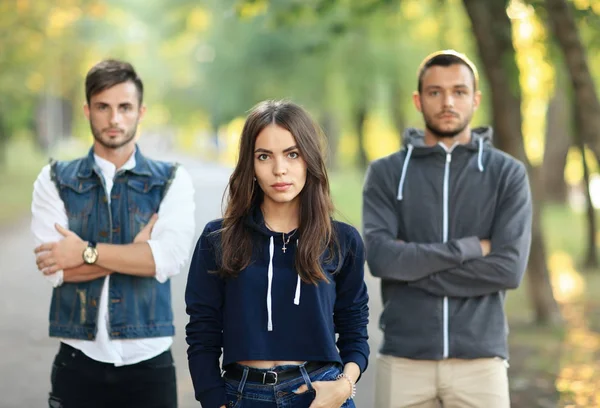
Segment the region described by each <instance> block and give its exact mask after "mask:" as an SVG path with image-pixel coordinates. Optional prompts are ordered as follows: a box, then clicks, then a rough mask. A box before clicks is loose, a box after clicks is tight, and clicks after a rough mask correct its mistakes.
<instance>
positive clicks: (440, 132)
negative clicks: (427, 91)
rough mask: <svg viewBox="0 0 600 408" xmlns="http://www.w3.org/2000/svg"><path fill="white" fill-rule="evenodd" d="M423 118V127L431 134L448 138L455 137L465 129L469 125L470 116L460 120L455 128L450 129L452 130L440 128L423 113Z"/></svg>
mask: <svg viewBox="0 0 600 408" xmlns="http://www.w3.org/2000/svg"><path fill="white" fill-rule="evenodd" d="M423 119H424V121H425V127H426V128H427V130H429V131H430V132H431V133H432V134H433V135H435V136H436V137H439V138H448V139H451V138H454V137H456V136H457V135H458V134H460V133H461V132H462V131H463V130H465V128H466V127H467V126H468V125H469V122H470V120H471V118H470V117H468V118H466V119H465V120H464V121H462V122H461V123H460V124H459V125H458V126H457V127H456V128H455V129H452V130H442V129H440V128H439V127H437V126H436V125H435V124H434V123H433V121H432V120H430V119H429V118H428V117H427V116H426V115H423Z"/></svg>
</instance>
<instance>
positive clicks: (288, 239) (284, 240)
mask: <svg viewBox="0 0 600 408" xmlns="http://www.w3.org/2000/svg"><path fill="white" fill-rule="evenodd" d="M296 231H298V230H297V229H295V230H294V232H292V233H291V234H289V235H288V237H287V239H285V234H284V233H283V232H282V233H281V235H282V236H283V246H282V247H281V250H282V251H283V253H284V254H285V250H286V249H287V247H286V245H287V244H289V243H290V238H291V237H292V235H294V234H295V233H296Z"/></svg>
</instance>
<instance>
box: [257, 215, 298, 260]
mask: <svg viewBox="0 0 600 408" xmlns="http://www.w3.org/2000/svg"><path fill="white" fill-rule="evenodd" d="M265 225H266V226H267V228H268V229H270V230H271V231H273V232H274V231H275V230H274V229H273V228H272V227H271V226H270V225H269V223H268V222H267V221H266V220H265ZM296 231H298V228H296V229H295V230H294V231H292V232H291V233H290V234H289V235H288V236H287V239H286V238H285V233H284V232H282V233H281V238H282V240H283V246H282V247H281V250H282V251H283V253H284V254H285V251H286V250H287V245H288V244H289V243H290V239H291V238H292V236H293V235H294V234H295V233H296Z"/></svg>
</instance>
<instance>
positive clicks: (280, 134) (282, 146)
mask: <svg viewBox="0 0 600 408" xmlns="http://www.w3.org/2000/svg"><path fill="white" fill-rule="evenodd" d="M306 168H307V166H306V162H305V161H304V159H303V158H302V156H301V155H300V150H299V149H298V146H297V145H296V139H295V138H294V136H293V135H292V134H291V133H290V132H289V131H288V130H286V129H284V128H282V127H280V126H277V125H275V124H271V125H269V126H267V127H265V128H264V129H263V130H262V131H261V132H260V133H259V134H258V136H257V137H256V140H255V142H254V174H255V176H256V180H257V182H258V185H259V186H260V188H261V190H262V191H263V192H264V204H265V205H273V204H275V205H281V204H291V203H296V202H297V201H298V200H299V195H300V192H301V191H302V189H303V188H304V185H305V184H306Z"/></svg>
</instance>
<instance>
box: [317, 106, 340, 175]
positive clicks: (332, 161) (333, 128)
mask: <svg viewBox="0 0 600 408" xmlns="http://www.w3.org/2000/svg"><path fill="white" fill-rule="evenodd" d="M321 127H322V128H323V133H325V137H326V138H327V148H328V149H327V150H328V154H327V167H329V168H330V169H335V168H337V164H338V163H337V151H338V142H339V140H340V127H339V123H338V121H337V118H336V117H335V114H334V113H333V112H332V111H331V110H326V111H325V112H324V113H323V116H322V117H321Z"/></svg>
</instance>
